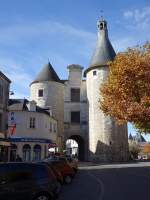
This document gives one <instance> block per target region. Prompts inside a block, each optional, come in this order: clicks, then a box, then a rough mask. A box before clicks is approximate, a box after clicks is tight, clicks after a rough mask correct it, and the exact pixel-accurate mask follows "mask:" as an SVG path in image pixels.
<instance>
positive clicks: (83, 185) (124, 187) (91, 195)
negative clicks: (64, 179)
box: [59, 163, 150, 200]
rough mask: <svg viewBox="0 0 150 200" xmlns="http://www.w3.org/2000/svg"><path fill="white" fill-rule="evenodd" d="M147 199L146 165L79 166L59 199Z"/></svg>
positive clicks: (149, 167) (149, 171) (148, 172)
mask: <svg viewBox="0 0 150 200" xmlns="http://www.w3.org/2000/svg"><path fill="white" fill-rule="evenodd" d="M141 199H150V163H138V164H122V165H121V164H120V165H119V164H118V165H96V166H88V165H87V166H86V165H85V166H82V167H80V169H79V172H78V174H77V175H76V177H75V179H74V180H73V182H72V184H70V185H64V186H63V188H62V192H61V194H60V197H59V200H141Z"/></svg>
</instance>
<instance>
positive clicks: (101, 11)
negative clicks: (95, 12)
mask: <svg viewBox="0 0 150 200" xmlns="http://www.w3.org/2000/svg"><path fill="white" fill-rule="evenodd" d="M100 13H101V20H104V18H103V13H104V11H103V10H100Z"/></svg>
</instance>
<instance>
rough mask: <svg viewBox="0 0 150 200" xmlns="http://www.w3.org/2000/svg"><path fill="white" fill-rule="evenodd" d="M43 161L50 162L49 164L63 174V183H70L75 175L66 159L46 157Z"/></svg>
mask: <svg viewBox="0 0 150 200" xmlns="http://www.w3.org/2000/svg"><path fill="white" fill-rule="evenodd" d="M44 161H45V162H48V163H50V164H51V165H53V166H55V168H56V169H57V170H58V171H60V172H61V174H62V176H63V181H64V182H65V183H67V184H68V183H71V182H72V179H73V177H74V175H75V171H74V170H73V168H72V167H71V166H70V165H69V164H68V162H67V160H65V159H63V160H58V159H52V158H50V159H46V160H44Z"/></svg>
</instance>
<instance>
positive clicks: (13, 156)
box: [10, 144, 17, 161]
mask: <svg viewBox="0 0 150 200" xmlns="http://www.w3.org/2000/svg"><path fill="white" fill-rule="evenodd" d="M16 155H17V145H16V144H11V150H10V161H15V160H16Z"/></svg>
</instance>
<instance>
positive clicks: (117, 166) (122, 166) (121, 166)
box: [79, 162, 150, 170]
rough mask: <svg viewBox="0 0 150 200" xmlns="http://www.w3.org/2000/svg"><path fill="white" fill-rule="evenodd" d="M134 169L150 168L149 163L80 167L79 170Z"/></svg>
mask: <svg viewBox="0 0 150 200" xmlns="http://www.w3.org/2000/svg"><path fill="white" fill-rule="evenodd" d="M132 167H150V162H148V163H140V162H139V163H127V164H108V165H96V166H80V167H79V169H82V170H89V169H120V168H132Z"/></svg>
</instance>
